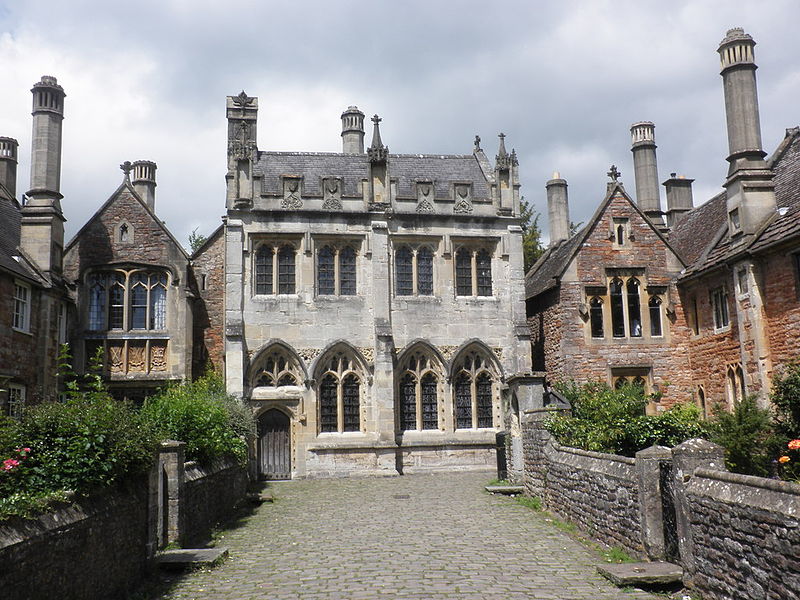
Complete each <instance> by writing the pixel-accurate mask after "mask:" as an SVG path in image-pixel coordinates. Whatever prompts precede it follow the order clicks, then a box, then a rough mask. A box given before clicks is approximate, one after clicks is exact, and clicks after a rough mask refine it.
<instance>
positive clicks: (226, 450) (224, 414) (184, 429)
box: [142, 374, 255, 464]
mask: <svg viewBox="0 0 800 600" xmlns="http://www.w3.org/2000/svg"><path fill="white" fill-rule="evenodd" d="M142 412H143V414H144V415H145V416H146V417H147V418H148V419H150V420H151V421H153V422H154V423H157V424H158V427H159V431H160V433H161V436H162V438H164V439H173V440H180V441H182V442H185V443H186V460H195V461H197V462H199V463H201V464H209V463H211V462H213V461H214V460H216V459H218V458H222V457H231V458H234V459H236V460H237V461H238V462H239V463H240V464H245V463H246V461H247V441H246V439H247V438H248V437H249V436H251V435H253V432H254V428H255V425H254V422H253V418H252V416H251V414H250V412H249V411H248V409H247V407H245V406H244V405H243V404H242V403H241V402H239V401H237V400H236V398H234V397H233V396H230V395H228V394H227V393H226V392H225V385H224V383H223V381H222V379H221V378H220V377H219V376H218V375H216V374H206V375H204V376H203V377H201V378H200V379H198V380H197V381H194V382H191V383H181V384H178V385H173V386H170V387H168V388H167V389H165V390H164V391H162V392H161V393H160V394H157V395H155V396H152V397H150V398H148V399H147V400H146V401H145V404H144V407H143V408H142Z"/></svg>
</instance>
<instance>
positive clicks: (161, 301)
mask: <svg viewBox="0 0 800 600" xmlns="http://www.w3.org/2000/svg"><path fill="white" fill-rule="evenodd" d="M87 286H88V297H89V303H88V313H89V314H88V319H87V320H88V326H89V329H90V330H93V331H102V330H104V329H123V330H153V329H155V330H159V329H166V327H167V274H166V273H165V272H164V271H146V270H139V269H134V270H130V271H122V270H120V271H106V272H99V273H92V274H90V275H89V277H88V279H87Z"/></svg>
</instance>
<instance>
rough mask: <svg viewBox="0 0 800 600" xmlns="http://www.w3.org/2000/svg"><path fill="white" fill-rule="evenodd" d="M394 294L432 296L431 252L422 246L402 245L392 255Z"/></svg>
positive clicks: (428, 248)
mask: <svg viewBox="0 0 800 600" xmlns="http://www.w3.org/2000/svg"><path fill="white" fill-rule="evenodd" d="M394 257H395V258H394V265H395V294H397V295H398V296H432V295H433V250H431V248H430V247H428V246H425V245H422V246H416V247H412V246H410V245H407V244H404V245H402V246H400V247H399V248H397V250H396V251H395V254H394Z"/></svg>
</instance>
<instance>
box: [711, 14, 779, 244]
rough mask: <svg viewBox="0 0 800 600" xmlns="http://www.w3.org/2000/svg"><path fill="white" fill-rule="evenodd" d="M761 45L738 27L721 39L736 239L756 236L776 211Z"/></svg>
mask: <svg viewBox="0 0 800 600" xmlns="http://www.w3.org/2000/svg"><path fill="white" fill-rule="evenodd" d="M755 45H756V43H755V41H754V40H753V38H752V37H750V36H749V35H748V34H746V33H745V32H744V30H743V29H741V28H739V27H737V28H734V29H730V30H728V33H727V35H726V36H725V39H723V40H722V42H720V45H719V48H718V49H717V52H719V56H720V67H721V71H720V74H721V75H722V82H723V88H724V91H725V117H726V121H727V127H728V149H729V151H730V155H729V156H728V162H729V163H730V167H729V169H728V178H727V180H726V181H725V189H726V190H727V196H728V232H729V234H730V236H731V238H741V239H745V238H747V237H749V236H750V235H752V234H754V233H755V232H756V231H757V230H758V228H759V227H760V226H761V224H762V223H763V222H764V220H765V219H766V218H768V217H769V216H770V215H772V214H773V213H774V212H775V207H776V202H775V184H774V182H773V173H772V171H771V170H770V169H769V168H768V167H767V164H766V162H765V161H764V157H765V156H766V152H764V150H763V149H762V147H761V124H760V119H759V113H758V91H757V87H756V69H757V68H758V67H757V66H756V63H755V55H754V53H753V48H754V47H755Z"/></svg>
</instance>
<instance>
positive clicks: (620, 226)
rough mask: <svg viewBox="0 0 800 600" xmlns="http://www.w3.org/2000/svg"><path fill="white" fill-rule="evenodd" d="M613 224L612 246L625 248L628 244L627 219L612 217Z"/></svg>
mask: <svg viewBox="0 0 800 600" xmlns="http://www.w3.org/2000/svg"><path fill="white" fill-rule="evenodd" d="M613 224H614V244H615V245H617V246H626V245H627V244H628V238H629V237H630V234H629V231H628V227H629V222H628V219H626V218H624V217H614V218H613Z"/></svg>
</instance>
